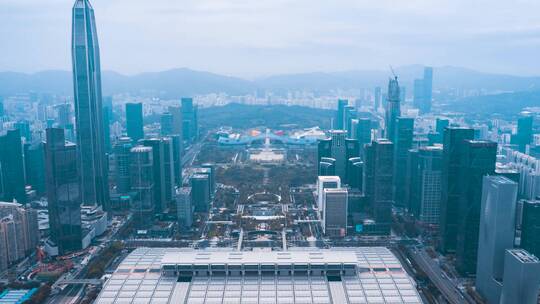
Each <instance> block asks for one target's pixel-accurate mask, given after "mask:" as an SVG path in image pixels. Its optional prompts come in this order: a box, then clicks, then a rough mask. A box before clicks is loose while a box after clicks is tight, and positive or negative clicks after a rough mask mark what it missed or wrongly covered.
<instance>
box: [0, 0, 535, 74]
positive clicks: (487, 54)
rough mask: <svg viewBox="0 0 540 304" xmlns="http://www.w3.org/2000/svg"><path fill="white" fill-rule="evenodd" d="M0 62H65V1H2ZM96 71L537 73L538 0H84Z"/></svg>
mask: <svg viewBox="0 0 540 304" xmlns="http://www.w3.org/2000/svg"><path fill="white" fill-rule="evenodd" d="M2 2H3V3H2V5H1V6H0V41H2V45H3V48H2V56H0V70H20V71H37V70H42V69H51V68H62V69H69V68H70V60H71V57H70V53H69V52H70V46H69V43H70V30H71V29H70V26H71V24H70V18H71V6H72V2H71V1H66V0H48V1H46V2H40V3H39V5H37V4H36V1H35V0H2ZM92 3H93V6H94V9H95V10H96V18H97V22H98V34H99V38H100V45H101V56H102V65H103V67H102V68H103V69H112V70H116V71H119V72H124V73H137V72H142V71H156V70H163V69H168V68H174V67H190V68H194V69H203V70H209V71H213V72H219V73H225V74H233V75H239V76H249V77H252V76H256V75H261V74H270V73H287V72H302V71H317V70H343V69H357V68H364V69H375V68H386V67H387V66H388V65H389V64H393V65H400V64H412V63H425V64H431V65H461V66H466V67H471V68H475V69H480V70H484V71H494V72H507V73H514V74H534V73H537V71H538V70H540V61H539V60H537V57H536V56H537V55H535V53H536V52H535V51H537V50H538V46H539V44H540V42H539V40H540V38H539V37H540V19H538V18H537V12H538V11H540V1H536V0H530V1H529V0H522V1H519V0H518V1H505V0H491V1H488V0H477V1H466V0H444V1H443V0H409V1H392V0H379V1H368V0H335V1H323V0H295V1H292V0H258V1H252V0H153V1H147V0H115V1H108V0H93V2H92Z"/></svg>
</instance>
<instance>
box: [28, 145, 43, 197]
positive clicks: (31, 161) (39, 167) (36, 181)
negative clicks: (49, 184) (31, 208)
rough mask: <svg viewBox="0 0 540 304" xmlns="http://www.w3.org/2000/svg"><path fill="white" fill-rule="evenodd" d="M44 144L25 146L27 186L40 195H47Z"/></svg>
mask: <svg viewBox="0 0 540 304" xmlns="http://www.w3.org/2000/svg"><path fill="white" fill-rule="evenodd" d="M43 146H44V145H43V143H42V142H39V143H35V144H25V145H24V169H25V174H26V184H27V185H30V186H32V189H33V190H35V191H36V193H37V194H38V195H42V194H44V193H45V150H44V147H43Z"/></svg>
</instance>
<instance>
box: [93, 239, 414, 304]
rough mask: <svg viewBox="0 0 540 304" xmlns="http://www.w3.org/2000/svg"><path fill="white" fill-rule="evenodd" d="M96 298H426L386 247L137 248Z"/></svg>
mask: <svg viewBox="0 0 540 304" xmlns="http://www.w3.org/2000/svg"><path fill="white" fill-rule="evenodd" d="M96 303H101V304H113V303H190V304H191V303H200V304H205V303H422V301H421V299H420V296H419V295H418V292H417V291H416V286H415V283H414V280H413V279H412V278H411V277H409V276H408V275H407V273H406V272H405V271H404V270H403V268H402V266H401V264H400V262H399V261H398V259H397V258H396V257H395V256H394V255H393V254H392V253H391V252H390V250H388V249H387V248H384V247H358V248H332V249H317V248H292V249H290V250H289V251H270V250H257V251H233V250H232V249H228V248H227V249H217V248H216V249H207V250H195V249H190V248H138V249H136V250H135V251H133V252H132V253H131V254H129V255H128V256H127V257H126V258H125V259H124V260H123V261H122V263H121V264H120V265H119V266H118V269H116V271H115V272H114V273H113V274H112V276H111V278H110V279H109V280H108V281H107V282H106V283H105V284H104V287H103V289H102V290H101V292H100V294H99V296H98V298H97V300H96Z"/></svg>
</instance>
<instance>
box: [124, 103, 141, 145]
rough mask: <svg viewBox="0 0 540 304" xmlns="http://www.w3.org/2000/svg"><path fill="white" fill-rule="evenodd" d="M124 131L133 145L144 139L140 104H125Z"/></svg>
mask: <svg viewBox="0 0 540 304" xmlns="http://www.w3.org/2000/svg"><path fill="white" fill-rule="evenodd" d="M126 131H127V136H128V137H130V138H131V139H132V140H133V142H134V143H136V142H138V141H139V140H141V139H143V138H144V125H143V105H142V103H126Z"/></svg>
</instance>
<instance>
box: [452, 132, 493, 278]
mask: <svg viewBox="0 0 540 304" xmlns="http://www.w3.org/2000/svg"><path fill="white" fill-rule="evenodd" d="M463 148H464V153H463V158H462V159H461V163H462V164H461V167H460V174H459V182H460V183H461V184H460V187H461V188H462V195H461V196H460V200H459V210H458V226H457V239H456V268H457V270H458V271H459V272H460V273H462V274H464V275H468V274H474V273H476V257H477V254H478V234H479V228H480V210H481V203H482V180H483V177H484V176H485V175H494V174H495V162H496V159H497V144H496V143H494V142H490V141H483V140H465V141H464V147H463Z"/></svg>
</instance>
